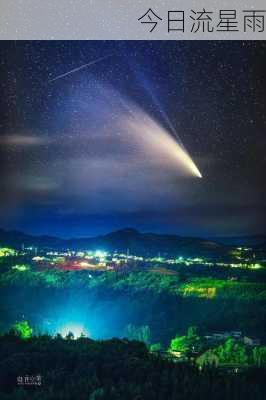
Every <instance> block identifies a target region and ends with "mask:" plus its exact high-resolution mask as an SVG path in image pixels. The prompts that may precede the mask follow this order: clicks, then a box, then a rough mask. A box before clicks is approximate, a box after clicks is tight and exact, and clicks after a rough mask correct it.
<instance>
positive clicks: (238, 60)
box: [0, 41, 266, 237]
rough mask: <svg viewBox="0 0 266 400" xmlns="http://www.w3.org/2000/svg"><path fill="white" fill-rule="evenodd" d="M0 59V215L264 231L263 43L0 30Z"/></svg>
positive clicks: (191, 230)
mask: <svg viewBox="0 0 266 400" xmlns="http://www.w3.org/2000/svg"><path fill="white" fill-rule="evenodd" d="M98 59H100V60H98ZM95 60H96V61H97V60H98V62H96V63H94V64H93V62H94V61H95ZM88 63H92V64H91V65H88V66H87V67H86V68H83V69H80V70H78V71H76V72H73V73H71V74H68V75H66V76H63V77H61V78H59V79H55V78H57V77H59V76H60V75H62V74H65V73H67V72H69V71H72V70H73V69H76V68H78V67H80V66H82V65H84V64H88ZM0 68H1V81H0V85H1V100H0V102H1V114H0V115H1V117H0V146H1V147H0V160H1V161H0V162H1V165H0V185H1V186H0V187H1V195H0V200H1V209H0V219H1V222H0V227H2V228H6V229H19V230H23V231H25V232H29V233H34V234H52V235H59V236H62V237H73V236H94V235H98V234H103V233H107V232H109V231H112V230H115V229H120V228H124V227H133V228H137V229H139V230H141V231H153V232H160V233H164V232H165V233H176V234H181V235H186V236H187V235H193V236H201V237H214V236H235V235H241V236H242V235H254V234H261V233H265V231H266V228H265V226H266V225H265V222H266V221H265V220H266V218H265V215H266V183H265V171H266V94H265V89H266V44H265V42H237V41H236V42H229V41H228V42H219V41H216V42H207V41H198V42H197V41H194V42H175V41H171V42H170V41H169V42H157V41H154V42H148V41H145V42H144V41H143V42H142V41H140V42H134V41H132V42H130V41H128V42H123V41H121V42H112V41H110V42H108V41H107V42H101V41H97V42H90V41H88V42H75V41H73V42H52V41H49V42H1V45H0ZM180 149H186V154H187V155H189V157H190V162H191V163H192V164H193V165H194V167H195V168H197V169H198V170H199V171H200V174H201V175H202V178H200V177H199V176H196V174H195V170H194V173H193V171H192V169H193V168H194V167H191V168H187V167H186V166H185V165H184V163H183V162H182V160H181V161H180V159H178V158H180V157H179V156H178V154H179V155H180V151H182V150H180Z"/></svg>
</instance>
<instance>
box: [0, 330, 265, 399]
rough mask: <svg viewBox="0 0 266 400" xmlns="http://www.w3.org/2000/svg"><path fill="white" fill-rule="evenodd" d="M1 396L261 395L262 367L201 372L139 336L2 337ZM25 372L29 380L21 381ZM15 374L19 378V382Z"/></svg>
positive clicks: (203, 397)
mask: <svg viewBox="0 0 266 400" xmlns="http://www.w3.org/2000/svg"><path fill="white" fill-rule="evenodd" d="M0 357H1V369H0V397H1V398H2V399H5V400H11V399H12V400H14V399H23V400H24V399H25V400H26V399H30V398H31V399H33V398H34V399H39V400H48V399H49V400H50V399H58V400H59V399H64V400H66V399H68V400H72V399H79V400H85V399H86V400H96V399H98V400H122V399H123V400H124V399H127V400H137V399H139V400H140V399H142V400H174V399H179V400H199V399H209V400H218V399H223V400H232V399H245V400H262V399H265V396H266V384H265V378H264V377H265V370H264V369H263V368H262V369H258V368H256V369H254V370H253V369H251V370H247V371H242V372H240V373H238V374H230V373H228V372H226V371H225V372H222V371H218V370H215V369H212V370H209V369H207V370H205V369H203V370H202V371H199V369H198V368H197V367H193V366H191V365H189V364H184V363H174V362H171V361H167V360H165V359H163V358H162V357H161V356H159V355H153V354H151V353H150V352H149V351H148V349H147V348H146V346H145V345H144V344H143V343H141V342H137V341H128V340H118V339H113V340H108V341H93V340H91V339H87V338H84V337H83V338H82V337H81V338H79V339H77V340H73V339H71V338H70V337H69V338H67V339H62V337H60V336H57V337H55V338H54V339H53V338H51V337H49V336H47V335H45V336H41V337H33V338H31V339H28V340H22V339H20V338H18V337H14V336H12V335H6V336H3V337H0ZM25 377H27V379H28V380H29V379H30V382H31V384H30V385H27V384H25V383H24V381H25ZM18 379H19V381H18Z"/></svg>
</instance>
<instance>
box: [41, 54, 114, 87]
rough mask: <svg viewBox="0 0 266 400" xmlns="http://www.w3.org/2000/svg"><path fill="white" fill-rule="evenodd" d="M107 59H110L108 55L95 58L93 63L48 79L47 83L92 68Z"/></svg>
mask: <svg viewBox="0 0 266 400" xmlns="http://www.w3.org/2000/svg"><path fill="white" fill-rule="evenodd" d="M109 57H111V54H108V55H107V56H104V57H100V58H97V59H96V60H93V61H91V62H89V63H87V64H83V65H81V66H80V67H77V68H74V69H71V70H70V71H68V72H65V73H64V74H61V75H58V76H56V77H54V78H53V79H50V80H49V81H48V82H49V83H52V82H55V81H57V80H58V79H62V78H65V77H66V76H68V75H71V74H74V73H75V72H78V71H81V70H82V69H85V68H88V67H90V66H92V65H94V64H97V63H98V62H100V61H103V60H105V59H106V58H109Z"/></svg>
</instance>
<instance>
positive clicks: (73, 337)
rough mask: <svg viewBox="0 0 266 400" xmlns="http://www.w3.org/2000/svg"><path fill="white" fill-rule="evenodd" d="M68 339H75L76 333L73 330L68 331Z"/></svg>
mask: <svg viewBox="0 0 266 400" xmlns="http://www.w3.org/2000/svg"><path fill="white" fill-rule="evenodd" d="M66 339H67V340H73V339H75V336H74V333H72V332H70V331H69V332H68V334H67V335H66Z"/></svg>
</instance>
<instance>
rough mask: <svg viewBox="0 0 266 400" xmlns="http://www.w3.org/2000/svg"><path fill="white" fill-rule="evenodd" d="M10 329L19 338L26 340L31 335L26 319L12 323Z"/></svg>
mask: <svg viewBox="0 0 266 400" xmlns="http://www.w3.org/2000/svg"><path fill="white" fill-rule="evenodd" d="M12 330H13V331H14V333H15V335H17V336H19V337H20V338H21V339H24V340H26V339H30V338H31V337H32V328H31V327H30V326H29V323H28V321H20V322H17V323H16V324H14V325H13V327H12Z"/></svg>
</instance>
